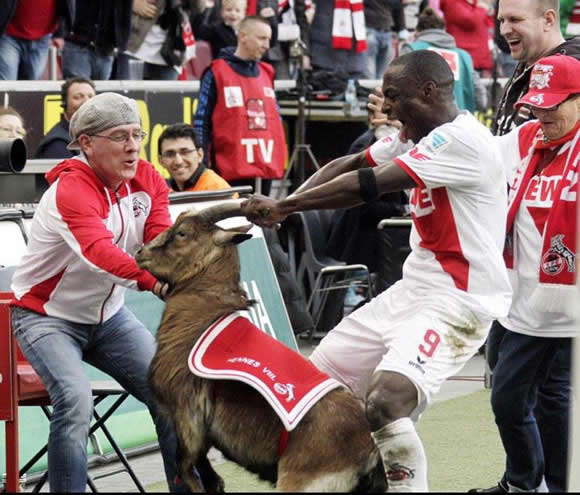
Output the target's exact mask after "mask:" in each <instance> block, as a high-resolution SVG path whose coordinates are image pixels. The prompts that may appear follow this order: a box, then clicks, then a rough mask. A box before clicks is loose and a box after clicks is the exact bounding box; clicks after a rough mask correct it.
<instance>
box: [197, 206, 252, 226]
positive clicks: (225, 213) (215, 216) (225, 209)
mask: <svg viewBox="0 0 580 495" xmlns="http://www.w3.org/2000/svg"><path fill="white" fill-rule="evenodd" d="M197 215H198V217H199V218H200V219H201V220H203V221H205V222H209V223H215V222H219V221H220V220H223V219H224V218H230V217H237V216H243V215H242V208H241V202H239V201H237V202H235V203H230V202H228V203H222V204H219V205H215V206H210V207H208V208H204V209H203V210H201V211H200V212H199V213H198V214H197Z"/></svg>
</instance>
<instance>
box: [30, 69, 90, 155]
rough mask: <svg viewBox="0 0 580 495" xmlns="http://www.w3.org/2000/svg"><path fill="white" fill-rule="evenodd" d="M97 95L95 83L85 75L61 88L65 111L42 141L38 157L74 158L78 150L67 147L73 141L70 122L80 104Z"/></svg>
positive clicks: (63, 84)
mask: <svg viewBox="0 0 580 495" xmlns="http://www.w3.org/2000/svg"><path fill="white" fill-rule="evenodd" d="M93 96H95V83H94V82H93V81H91V80H90V79H87V78H85V77H72V78H70V79H67V80H66V81H65V82H64V83H62V86H61V90H60V97H61V105H62V109H63V113H62V115H61V117H60V121H59V122H58V124H56V125H55V126H54V127H53V128H52V129H51V130H50V131H48V133H47V134H46V136H44V138H43V139H42V141H40V144H39V145H38V149H37V150H36V155H35V157H36V158H61V159H62V158H72V157H73V156H76V155H78V151H76V150H69V149H68V148H67V146H68V144H69V143H70V141H71V137H70V134H69V122H70V119H71V118H72V116H73V115H74V113H75V112H76V111H77V110H78V109H79V108H80V106H81V105H82V104H83V103H85V102H86V101H88V100H89V99H91V98H92V97H93Z"/></svg>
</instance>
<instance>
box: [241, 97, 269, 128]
mask: <svg viewBox="0 0 580 495" xmlns="http://www.w3.org/2000/svg"><path fill="white" fill-rule="evenodd" d="M246 108H247V109H248V110H247V111H248V114H247V115H248V129H249V130H250V131H253V130H265V129H267V128H268V125H267V122H268V121H267V120H266V111H265V110H264V100H259V99H257V98H250V99H249V100H248V103H247V107H246Z"/></svg>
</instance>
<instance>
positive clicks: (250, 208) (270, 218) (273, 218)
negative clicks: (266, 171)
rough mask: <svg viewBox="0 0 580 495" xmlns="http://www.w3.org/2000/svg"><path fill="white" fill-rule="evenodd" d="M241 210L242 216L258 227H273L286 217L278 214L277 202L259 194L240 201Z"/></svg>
mask: <svg viewBox="0 0 580 495" xmlns="http://www.w3.org/2000/svg"><path fill="white" fill-rule="evenodd" d="M241 208H242V214H243V215H245V216H246V218H247V219H248V220H249V221H250V222H252V223H255V224H256V225H259V226H260V227H275V226H276V225H277V224H278V223H280V222H281V221H282V220H284V219H285V218H286V215H283V214H281V213H280V210H279V208H278V202H277V201H275V200H273V199H270V198H268V197H267V196H261V195H259V194H255V195H253V196H251V197H250V199H247V200H246V201H242V204H241Z"/></svg>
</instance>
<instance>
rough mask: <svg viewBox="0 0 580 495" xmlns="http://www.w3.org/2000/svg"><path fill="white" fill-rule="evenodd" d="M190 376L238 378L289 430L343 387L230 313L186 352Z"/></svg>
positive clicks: (240, 314)
mask: <svg viewBox="0 0 580 495" xmlns="http://www.w3.org/2000/svg"><path fill="white" fill-rule="evenodd" d="M188 364H189V369H190V370H191V372H192V373H193V374H194V375H197V376H200V377H202V378H209V379H214V380H218V379H219V380H238V381H241V382H243V383H246V384H248V385H250V386H251V387H253V388H255V389H256V390H257V391H258V392H260V393H261V394H262V395H263V396H264V398H265V399H266V400H267V401H268V403H269V404H270V406H272V408H273V409H274V411H276V413H277V414H278V416H279V417H280V419H281V420H282V423H283V424H284V427H285V428H286V430H288V431H292V430H293V429H294V428H295V427H296V425H298V423H299V422H300V420H301V419H302V418H303V417H304V415H305V414H306V413H307V412H308V411H309V410H310V408H311V407H312V406H314V404H316V403H317V402H318V401H319V400H320V399H321V398H322V397H324V396H325V395H326V394H327V393H328V392H330V391H331V390H333V389H335V388H337V387H341V386H343V385H342V384H341V383H340V382H339V381H337V380H335V379H333V378H330V377H329V376H328V375H327V374H325V373H323V372H322V371H320V370H319V369H318V368H316V366H314V365H313V364H312V363H311V362H310V361H308V360H307V359H305V358H304V357H302V356H301V355H300V354H298V353H297V352H295V351H293V350H292V349H290V348H288V347H287V346H285V345H284V344H282V343H281V342H279V341H277V340H276V339H274V338H272V337H270V336H269V335H267V334H266V333H264V332H262V330H260V329H259V328H258V327H256V326H254V324H253V323H252V322H251V321H250V320H248V319H247V318H245V317H244V316H242V313H239V312H236V313H232V314H230V315H227V316H224V317H222V318H220V319H219V320H218V321H216V322H215V323H214V324H212V325H211V326H210V327H209V328H208V329H207V330H206V331H205V332H204V333H203V335H202V336H201V337H200V339H199V340H198V341H197V342H196V343H195V345H194V346H193V349H192V350H191V352H190V354H189V359H188Z"/></svg>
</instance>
